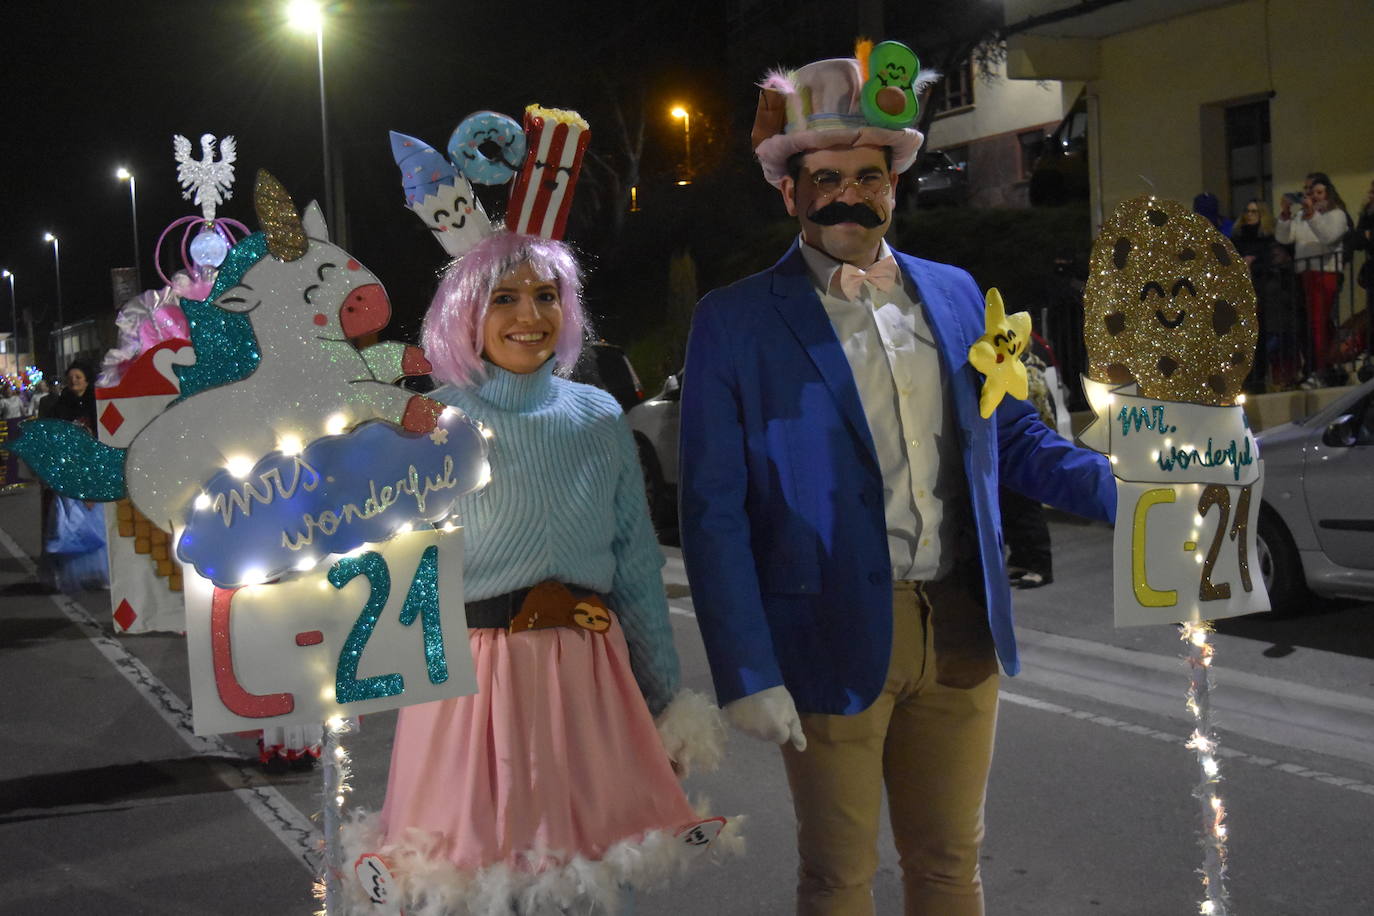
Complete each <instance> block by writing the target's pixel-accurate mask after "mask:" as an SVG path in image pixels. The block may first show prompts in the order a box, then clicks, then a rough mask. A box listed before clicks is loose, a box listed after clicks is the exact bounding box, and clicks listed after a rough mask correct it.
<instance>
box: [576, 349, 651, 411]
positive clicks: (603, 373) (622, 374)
mask: <svg viewBox="0 0 1374 916" xmlns="http://www.w3.org/2000/svg"><path fill="white" fill-rule="evenodd" d="M571 378H572V380H573V381H574V382H582V383H583V384H587V385H595V386H596V387H597V388H601V389H604V390H606V391H609V392H610V393H611V396H612V397H614V398H615V399H616V400H617V401H619V402H620V409H621V410H629V409H630V408H631V407H633V406H635V405H636V404H638V403H639V402H640V401H642V400H644V386H643V385H642V384H641V383H640V381H639V375H638V374H636V373H635V367H634V366H632V365H631V364H630V358H629V357H628V356H626V355H625V351H624V350H622V349H620V347H618V346H616V345H615V344H613V343H609V342H607V341H604V340H598V341H595V342H593V343H590V344H588V345H587V346H586V347H583V349H582V356H581V357H580V358H579V359H578V360H577V365H576V366H574V367H573V371H572V375H571Z"/></svg>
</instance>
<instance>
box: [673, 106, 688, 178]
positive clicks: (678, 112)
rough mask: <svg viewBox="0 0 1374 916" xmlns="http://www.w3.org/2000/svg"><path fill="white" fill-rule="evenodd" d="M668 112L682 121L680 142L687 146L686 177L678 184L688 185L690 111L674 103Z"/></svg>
mask: <svg viewBox="0 0 1374 916" xmlns="http://www.w3.org/2000/svg"><path fill="white" fill-rule="evenodd" d="M668 113H669V114H670V115H672V116H673V117H674V118H677V119H678V120H679V121H681V122H682V142H683V144H684V145H685V146H686V147H687V177H686V179H684V180H682V181H679V182H678V184H679V185H689V184H691V183H692V113H691V112H690V111H688V110H687V109H686V108H684V107H683V106H681V105H674V106H673V110H672V111H670V112H668Z"/></svg>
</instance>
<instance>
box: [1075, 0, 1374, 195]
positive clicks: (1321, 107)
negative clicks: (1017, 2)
mask: <svg viewBox="0 0 1374 916" xmlns="http://www.w3.org/2000/svg"><path fill="white" fill-rule="evenodd" d="M1266 12H1267V20H1268V21H1267V22H1266ZM1266 34H1267V35H1268V36H1269V40H1270V41H1271V42H1272V54H1271V55H1270V57H1271V59H1272V66H1271V67H1266V55H1265V47H1266ZM1371 35H1374V3H1365V2H1360V3H1351V2H1349V0H1269V2H1267V3H1266V2H1264V0H1250V2H1245V3H1239V4H1235V5H1232V6H1226V7H1222V8H1219V9H1214V10H1208V11H1205V12H1201V13H1196V14H1193V15H1190V16H1184V17H1181V18H1178V19H1173V20H1169V21H1167V22H1164V23H1160V24H1157V25H1153V26H1149V27H1146V28H1142V29H1138V30H1136V31H1133V32H1128V33H1124V34H1121V35H1117V36H1113V37H1110V38H1106V39H1103V40H1102V42H1101V48H1100V60H1101V75H1100V79H1098V80H1095V81H1093V82H1092V83H1090V84H1089V87H1088V89H1089V92H1090V93H1096V95H1097V97H1098V99H1099V103H1100V104H1099V112H1100V117H1099V124H1098V136H1097V137H1095V138H1094V139H1095V140H1096V141H1097V142H1096V143H1094V144H1092V154H1093V156H1094V157H1095V158H1096V157H1100V161H1096V162H1094V166H1095V168H1094V171H1095V172H1098V171H1099V170H1100V175H1101V185H1100V188H1099V187H1094V204H1097V203H1099V202H1100V203H1101V204H1103V205H1105V210H1104V211H1102V212H1110V211H1111V208H1113V207H1114V206H1115V205H1116V204H1118V203H1120V202H1121V201H1122V200H1125V199H1128V198H1131V197H1135V196H1137V195H1139V194H1141V193H1146V192H1148V191H1151V190H1153V192H1154V193H1157V194H1160V195H1161V196H1165V197H1172V198H1175V199H1178V200H1183V201H1190V200H1191V199H1192V197H1193V195H1195V194H1197V193H1198V192H1199V191H1201V190H1203V189H1204V184H1205V182H1207V181H1212V182H1213V183H1215V182H1216V180H1217V179H1216V177H1215V176H1216V174H1217V173H1218V171H1219V170H1218V169H1216V168H1214V169H1212V170H1211V171H1210V172H1205V171H1204V161H1205V160H1206V159H1207V158H1208V157H1209V154H1210V158H1211V159H1212V161H1214V162H1215V160H1216V158H1217V157H1216V150H1215V146H1216V142H1217V141H1216V129H1217V128H1216V117H1215V112H1208V111H1205V110H1204V109H1206V108H1207V106H1215V105H1218V104H1220V103H1226V102H1232V101H1242V100H1252V99H1255V98H1262V97H1263V96H1264V95H1265V94H1266V93H1267V92H1269V91H1270V90H1271V88H1272V90H1273V91H1274V93H1275V95H1274V96H1273V98H1272V99H1271V101H1270V121H1271V137H1272V163H1273V173H1274V184H1275V191H1276V193H1282V192H1283V191H1285V190H1289V189H1293V188H1297V187H1300V186H1301V184H1302V178H1303V176H1304V175H1305V174H1306V173H1307V172H1309V171H1313V170H1323V171H1326V172H1327V173H1328V174H1330V176H1331V178H1332V180H1333V181H1334V182H1335V184H1336V186H1337V188H1338V189H1339V190H1340V191H1341V193H1342V195H1343V196H1344V197H1345V198H1346V203H1347V205H1348V206H1349V207H1351V208H1352V209H1353V208H1356V207H1358V206H1359V204H1360V203H1361V202H1362V201H1363V199H1364V190H1365V189H1366V188H1368V186H1369V182H1370V179H1371V177H1374V117H1371V105H1370V90H1371V87H1374V53H1371V51H1370V49H1369V37H1370V36H1371ZM1318 36H1319V37H1318ZM1141 176H1144V178H1145V179H1148V180H1149V182H1148V183H1147V182H1146V181H1145V180H1143V179H1142V177H1141ZM1151 186H1152V187H1151ZM1206 189H1207V190H1212V191H1218V190H1219V188H1216V187H1208V188H1206ZM1094 210H1095V211H1097V208H1096V207H1094Z"/></svg>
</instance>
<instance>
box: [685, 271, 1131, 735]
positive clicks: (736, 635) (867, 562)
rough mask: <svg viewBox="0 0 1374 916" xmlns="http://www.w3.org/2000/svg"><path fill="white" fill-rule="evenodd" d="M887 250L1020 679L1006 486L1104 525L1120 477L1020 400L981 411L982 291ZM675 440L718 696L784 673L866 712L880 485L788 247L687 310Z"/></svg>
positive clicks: (886, 626) (883, 568)
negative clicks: (957, 454)
mask: <svg viewBox="0 0 1374 916" xmlns="http://www.w3.org/2000/svg"><path fill="white" fill-rule="evenodd" d="M896 259H897V263H898V265H899V267H900V268H901V270H902V272H903V274H904V275H905V276H906V278H907V280H909V281H911V282H913V283H915V285H916V288H918V289H919V290H920V298H921V301H922V303H923V305H924V308H925V315H926V320H927V322H928V323H929V325H930V327H931V329H932V331H933V332H934V335H935V339H936V342H937V344H938V347H939V352H940V357H941V363H942V367H943V369H944V377H945V382H946V384H947V385H948V387H949V393H950V396H951V400H952V402H953V405H954V413H955V426H956V428H957V429H958V433H959V442H960V446H961V448H962V451H963V461H964V473H965V475H966V477H967V479H968V489H969V495H970V500H971V503H972V505H971V507H970V510H971V515H972V517H973V519H974V522H975V524H976V528H977V531H976V534H977V544H978V548H979V551H980V553H981V558H982V570H983V585H984V598H985V604H986V607H987V611H988V621H989V623H990V625H991V628H992V634H993V638H994V639H995V641H996V644H997V654H998V656H999V658H1000V659H1001V662H1002V667H1003V669H1004V670H1005V671H1006V672H1007V673H1008V674H1015V673H1016V672H1017V671H1018V670H1019V668H1020V663H1019V662H1018V661H1017V656H1016V641H1015V637H1014V635H1013V633H1012V615H1011V591H1010V589H1009V587H1008V585H1007V576H1006V569H1005V565H1004V562H1003V558H1002V526H1001V519H1000V513H999V508H998V498H997V487H998V483H999V480H1000V482H1002V483H1005V484H1007V485H1008V486H1009V487H1011V488H1012V489H1014V490H1019V491H1020V492H1022V493H1024V494H1026V495H1027V496H1029V497H1031V498H1033V499H1037V500H1040V501H1042V502H1047V503H1050V504H1051V505H1055V506H1059V507H1061V508H1064V509H1067V510H1068V511H1070V512H1074V513H1077V514H1079V515H1085V516H1088V517H1090V518H1097V519H1102V520H1106V521H1110V520H1112V519H1113V517H1114V516H1115V512H1116V485H1115V483H1114V481H1113V479H1112V475H1111V471H1110V469H1109V467H1108V464H1107V462H1106V459H1104V458H1103V457H1102V456H1101V455H1098V454H1096V453H1095V452H1091V451H1087V450H1085V449H1081V448H1077V447H1075V446H1074V445H1072V444H1070V443H1069V442H1067V441H1066V440H1064V439H1063V438H1061V437H1060V436H1059V435H1058V434H1056V433H1054V432H1053V431H1051V430H1050V429H1049V428H1047V427H1046V426H1045V425H1044V424H1043V423H1042V422H1041V421H1040V419H1039V417H1038V415H1037V414H1036V412H1035V410H1034V408H1032V407H1031V405H1030V404H1028V403H1026V402H1025V401H1014V400H1012V399H1010V398H1007V399H1005V400H1004V401H1003V402H1002V405H1001V406H1000V407H999V408H998V410H997V412H996V413H995V414H994V415H993V417H992V418H991V419H987V420H985V419H983V418H982V417H981V416H980V415H979V412H978V395H979V391H980V389H981V386H982V376H981V375H980V374H979V373H978V372H977V371H976V370H974V369H973V367H972V366H970V365H969V363H968V349H969V347H970V346H971V345H972V344H973V342H974V341H975V340H976V339H977V338H978V337H979V336H980V335H981V334H982V333H983V323H984V322H983V296H982V295H981V293H979V291H978V287H977V286H976V285H975V284H974V282H973V278H972V277H970V276H969V275H968V274H967V273H966V272H964V271H963V270H960V269H958V268H956V267H950V266H948V265H945V264H937V263H934V262H932V261H924V260H921V259H919V258H913V257H908V256H907V255H904V254H896ZM681 448H682V454H681V470H680V476H681V482H680V496H681V511H680V523H681V532H682V548H683V558H684V560H685V562H686V566H687V574H688V577H689V579H690V581H691V586H692V603H693V605H694V607H695V608H696V614H697V620H698V623H699V624H700V627H701V633H702V638H703V640H704V642H705V645H706V653H707V656H708V658H709V659H710V664H711V674H712V677H713V679H714V680H715V685H716V693H717V695H718V698H719V700H720V702H721V703H722V705H723V704H725V703H728V702H730V701H732V700H736V699H739V698H740V697H743V696H747V695H749V694H751V693H756V692H758V691H760V690H764V689H766V688H768V687H773V686H776V685H778V684H785V685H786V686H787V689H788V690H789V691H790V692H791V694H792V696H793V698H794V699H795V700H796V703H797V708H798V709H799V710H800V711H801V712H804V713H831V714H837V713H845V714H849V713H856V712H860V711H862V710H863V709H866V708H867V707H868V706H869V705H870V704H871V703H872V702H873V700H874V699H876V698H877V696H878V694H879V692H880V691H881V690H882V686H883V682H884V680H885V679H886V677H887V670H888V662H889V659H890V655H891V641H892V565H891V562H890V560H889V557H888V546H887V532H886V528H887V525H886V520H885V517H884V513H883V481H882V477H881V475H880V473H879V470H878V459H877V456H876V453H875V451H874V448H873V439H872V436H871V434H870V433H869V428H868V421H867V419H866V417H865V415H864V412H863V407H862V405H861V404H860V401H859V393H858V389H857V388H856V387H855V384H854V376H853V373H852V372H851V371H850V368H849V363H848V361H847V360H846V358H845V354H844V350H843V349H841V347H840V342H839V339H838V338H837V337H836V336H835V331H834V329H833V328H832V326H831V324H830V319H829V317H828V316H827V315H826V313H825V309H824V308H823V307H822V306H821V302H820V298H819V297H818V296H817V294H816V292H815V289H814V287H813V286H812V281H811V278H810V275H809V274H808V272H807V269H806V263H805V260H804V259H803V257H802V254H801V251H800V250H799V248H798V247H797V245H796V244H794V245H793V246H792V248H791V249H790V250H789V251H788V252H787V254H786V255H785V256H784V257H783V258H782V260H780V261H779V262H778V263H777V264H775V265H774V266H773V267H772V268H771V269H769V270H766V271H763V272H762V273H758V274H755V275H754V276H752V277H747V278H745V279H743V280H741V281H739V282H738V283H735V284H733V285H732V286H729V287H727V288H725V289H720V290H716V291H715V292H712V293H710V294H709V295H707V296H706V297H705V298H704V299H702V300H701V302H700V304H699V305H698V306H697V310H696V314H695V316H694V318H693V321H692V332H691V336H690V339H689V342H688V347H687V367H686V372H685V380H684V386H683V393H682V429H681Z"/></svg>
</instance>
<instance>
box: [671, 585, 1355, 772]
mask: <svg viewBox="0 0 1374 916" xmlns="http://www.w3.org/2000/svg"><path fill="white" fill-rule="evenodd" d="M674 602H681V603H674ZM690 603H691V599H690V598H675V599H673V601H670V602H668V612H669V613H670V614H679V615H681V616H683V617H696V613H695V612H694V611H693V610H692V609H691V608H690V606H689V605H690ZM1000 697H1001V698H1002V699H1003V700H1006V701H1007V702H1008V703H1014V704H1016V705H1018V706H1026V707H1029V708H1031V709H1038V710H1041V711H1042V712H1052V713H1056V714H1058V715H1061V716H1067V717H1069V718H1071V719H1082V720H1083V721H1086V722H1091V723H1093V724H1094V725H1102V726H1105V727H1107V728H1115V729H1118V730H1119V731H1124V732H1128V733H1130V734H1132V735H1139V736H1141V737H1142V738H1153V739H1154V740H1156V741H1164V742H1167V743H1169V744H1178V745H1185V744H1187V742H1188V738H1187V737H1185V736H1182V735H1175V734H1171V733H1169V732H1162V731H1159V730H1157V729H1153V728H1149V727H1148V726H1145V725H1137V724H1135V723H1133V722H1123V721H1121V720H1120V719H1113V718H1112V717H1110V716H1103V715H1098V714H1097V713H1092V712H1086V711H1084V710H1081V709H1071V708H1069V707H1068V706H1060V705H1059V704H1058V703H1050V702H1047V701H1045V700H1037V699H1035V698H1034V697H1029V696H1026V695H1025V694H1020V693H1011V692H1009V691H1007V690H1005V689H1003V690H1002V692H1001V693H1000ZM1217 756H1219V757H1223V758H1227V759H1230V760H1237V761H1240V762H1242V763H1248V764H1250V765H1251V766H1257V767H1264V768H1267V769H1273V770H1278V771H1280V772H1283V773H1289V774H1291V775H1293V776H1298V777H1301V778H1303V779H1312V780H1315V781H1317V782H1323V783H1326V784H1327V785H1331V786H1336V787H1337V788H1340V789H1349V790H1350V791H1351V792H1359V793H1361V794H1363V795H1374V785H1370V784H1368V783H1364V782H1360V781H1359V780H1358V779H1348V778H1346V777H1344V776H1333V775H1332V774H1330V773H1323V772H1321V771H1320V770H1309V769H1308V768H1306V767H1303V766H1299V765H1298V764H1296V763H1281V762H1279V761H1277V760H1274V759H1272V758H1269V757H1259V756H1256V755H1254V754H1246V753H1245V752H1243V751H1237V750H1234V749H1232V748H1228V747H1225V746H1221V747H1218V748H1217Z"/></svg>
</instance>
